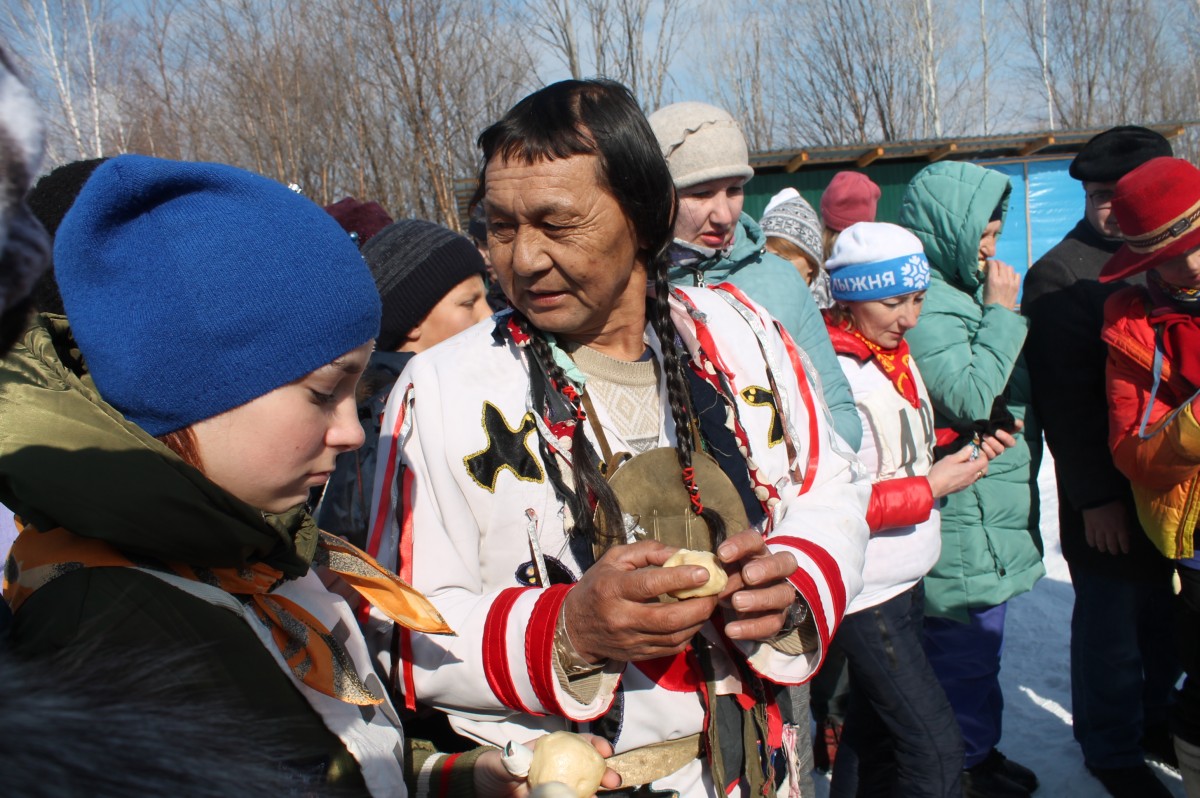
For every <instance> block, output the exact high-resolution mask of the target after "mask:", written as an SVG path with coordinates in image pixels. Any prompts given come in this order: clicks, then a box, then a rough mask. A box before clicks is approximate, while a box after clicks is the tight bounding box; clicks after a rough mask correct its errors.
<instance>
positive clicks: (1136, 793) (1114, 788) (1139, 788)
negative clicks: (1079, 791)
mask: <svg viewBox="0 0 1200 798" xmlns="http://www.w3.org/2000/svg"><path fill="white" fill-rule="evenodd" d="M1087 769H1088V772H1089V773H1091V774H1092V775H1093V776H1095V777H1096V781H1098V782H1100V783H1101V784H1103V785H1104V789H1105V790H1107V791H1108V794H1109V795H1111V796H1113V798H1171V791H1170V790H1168V789H1167V788H1166V786H1165V785H1164V784H1163V783H1162V782H1161V781H1159V780H1158V778H1157V777H1156V776H1155V775H1154V772H1153V771H1152V770H1150V766H1149V765H1145V764H1142V765H1134V766H1133V767H1127V768H1094V767H1092V766H1091V765H1088V766H1087Z"/></svg>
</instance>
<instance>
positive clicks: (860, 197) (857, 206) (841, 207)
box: [821, 172, 879, 232]
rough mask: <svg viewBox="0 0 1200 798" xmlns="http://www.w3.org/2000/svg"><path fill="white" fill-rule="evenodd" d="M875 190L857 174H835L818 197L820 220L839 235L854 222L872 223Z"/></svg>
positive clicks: (865, 179)
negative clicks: (819, 201)
mask: <svg viewBox="0 0 1200 798" xmlns="http://www.w3.org/2000/svg"><path fill="white" fill-rule="evenodd" d="M878 203H879V186H877V185H875V183H874V182H873V181H872V180H871V178H869V177H867V176H866V175H864V174H863V173H861V172H838V173H837V174H836V175H834V176H833V180H831V181H829V186H828V188H826V189H825V193H824V194H822V195H821V220H822V221H824V222H825V226H826V227H828V228H829V229H830V230H837V231H839V232H840V231H842V230H845V229H846V228H847V227H849V226H850V225H852V224H854V223H855V222H873V221H875V206H876V205H877V204H878Z"/></svg>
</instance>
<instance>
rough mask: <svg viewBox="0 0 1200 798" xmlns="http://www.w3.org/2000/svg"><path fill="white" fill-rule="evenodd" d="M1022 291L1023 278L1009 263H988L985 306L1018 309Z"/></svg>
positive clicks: (984, 288) (984, 294)
mask: <svg viewBox="0 0 1200 798" xmlns="http://www.w3.org/2000/svg"><path fill="white" fill-rule="evenodd" d="M1020 291H1021V276H1020V275H1019V274H1017V272H1016V270H1015V269H1013V267H1012V266H1009V265H1008V264H1007V263H1004V262H1003V261H998V260H989V261H988V262H987V278H986V281H985V282H984V286H983V304H985V305H992V304H995V305H1003V306H1004V307H1006V308H1008V309H1009V310H1015V309H1016V307H1017V294H1018V293H1020Z"/></svg>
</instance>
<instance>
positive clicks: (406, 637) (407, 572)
mask: <svg viewBox="0 0 1200 798" xmlns="http://www.w3.org/2000/svg"><path fill="white" fill-rule="evenodd" d="M401 483H402V484H401V487H400V501H401V512H402V514H403V518H404V523H403V524H402V525H401V527H400V557H399V563H398V564H397V570H398V571H399V576H400V578H401V579H403V580H404V581H405V582H408V583H409V584H410V585H411V584H412V571H413V562H412V561H413V512H412V491H413V475H412V470H411V469H408V468H406V469H404V473H403V474H402V476H401ZM398 631H399V633H400V666H401V668H402V669H403V673H404V706H405V708H406V709H411V710H416V708H417V686H416V680H415V679H414V678H413V652H412V631H411V630H409V629H404V628H399V629H398Z"/></svg>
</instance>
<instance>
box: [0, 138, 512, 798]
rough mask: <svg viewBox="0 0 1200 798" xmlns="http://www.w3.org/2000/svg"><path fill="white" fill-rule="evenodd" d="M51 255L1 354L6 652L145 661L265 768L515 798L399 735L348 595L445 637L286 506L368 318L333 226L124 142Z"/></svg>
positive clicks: (395, 790)
mask: <svg viewBox="0 0 1200 798" xmlns="http://www.w3.org/2000/svg"><path fill="white" fill-rule="evenodd" d="M54 261H55V267H56V268H55V271H56V277H57V279H58V282H59V287H60V289H61V292H62V296H63V301H64V305H65V307H66V311H67V317H66V318H64V317H62V316H52V315H43V316H41V317H39V318H38V319H37V321H36V322H35V323H34V324H33V325H32V326H31V327H30V328H29V329H28V330H27V332H26V333H25V334H24V336H23V337H22V339H21V340H20V341H19V342H18V344H17V346H16V347H15V348H14V350H13V352H12V354H11V355H10V356H9V358H8V359H6V360H5V361H3V363H2V364H0V397H3V402H4V411H3V413H0V501H2V502H3V503H4V504H5V505H6V506H8V507H11V508H13V510H14V511H15V512H16V513H17V515H18V517H19V519H20V522H21V527H22V531H21V533H20V535H19V537H18V539H17V541H16V543H15V544H14V546H13V549H12V553H11V555H10V557H9V559H8V562H7V563H6V566H5V579H4V597H5V600H6V601H7V602H8V604H9V605H10V606H11V607H12V609H13V612H14V618H13V626H12V643H13V648H14V650H15V651H16V652H17V653H18V654H20V655H21V656H24V657H38V656H40V655H48V654H58V655H63V654H65V655H67V656H72V655H74V656H83V655H81V654H79V653H78V652H87V653H86V655H87V656H92V655H94V654H98V653H103V655H104V656H111V655H113V654H114V653H115V654H116V656H118V657H119V656H121V654H122V652H135V653H131V654H128V656H141V655H144V654H145V653H146V652H156V653H159V652H161V653H163V655H164V657H165V659H166V661H168V662H180V663H182V664H183V667H181V668H180V669H179V670H180V671H181V672H182V675H180V674H177V678H176V679H175V680H173V682H172V683H171V684H170V687H169V688H166V690H165V694H164V695H163V696H162V698H163V700H164V703H167V704H168V705H170V706H180V707H184V706H200V707H209V711H210V712H215V713H225V715H226V716H227V717H226V723H225V724H224V725H223V726H222V727H221V728H222V733H223V734H224V735H228V736H230V737H231V738H232V739H234V740H238V741H243V742H244V748H245V750H247V751H255V750H257V749H258V748H259V747H261V746H262V743H263V740H264V739H271V738H279V741H280V742H282V743H283V747H284V750H285V759H286V760H287V761H286V762H285V765H286V766H289V767H291V768H294V769H296V770H297V771H298V772H300V773H302V774H304V775H308V776H315V777H316V778H317V779H318V780H320V781H323V782H327V783H329V784H332V785H336V787H337V788H339V790H345V791H346V794H359V795H375V796H384V795H387V796H396V795H401V796H402V795H404V794H405V793H406V787H405V760H406V758H407V759H409V761H410V764H412V763H415V765H414V766H415V767H417V768H423V772H422V773H421V778H420V784H421V790H419V791H417V792H418V794H420V793H422V792H424V791H425V790H446V789H456V790H458V789H464V788H465V789H468V791H469V790H470V789H471V788H472V787H475V788H478V789H479V791H480V792H483V793H489V792H492V793H501V792H502V793H504V794H519V793H520V792H521V791H522V790H523V789H524V788H523V785H519V784H517V783H515V781H514V780H512V779H511V778H509V777H506V776H504V775H503V774H504V771H503V769H502V768H501V767H500V763H499V754H498V752H496V751H490V752H485V751H484V750H483V749H480V750H477V751H474V752H470V753H467V754H464V755H462V756H461V757H458V758H457V759H454V760H449V759H445V760H443V759H441V758H440V755H436V754H433V753H432V752H431V751H430V750H428V749H422V748H420V747H418V746H413V745H411V744H410V745H408V746H406V745H405V741H404V736H403V732H402V730H401V728H400V723H399V719H398V716H397V713H396V711H395V709H394V708H393V706H392V704H391V702H390V698H389V695H388V690H387V688H386V687H385V685H384V684H383V683H382V682H381V680H380V679H379V677H378V676H377V675H376V674H375V672H374V669H373V667H372V664H371V662H372V660H371V653H370V652H369V651H368V648H367V645H366V642H365V639H364V637H363V634H362V632H361V631H360V630H359V626H358V624H357V622H356V617H355V615H356V610H357V609H359V608H366V607H368V606H369V607H371V608H373V612H374V613H375V614H376V615H377V616H378V617H380V618H381V619H382V618H384V617H386V619H387V623H388V624H391V623H393V622H394V623H398V624H400V625H402V626H405V627H408V628H412V629H418V630H421V631H424V632H427V633H435V634H437V633H441V634H451V633H452V632H451V630H450V628H449V627H448V626H447V625H446V624H445V622H444V621H443V620H442V618H441V616H440V615H439V614H438V613H437V611H436V610H435V609H434V608H433V607H432V605H431V604H429V603H428V602H427V601H426V600H425V598H424V597H423V596H421V595H420V594H419V593H418V592H417V591H415V590H414V589H413V588H411V587H410V586H408V585H407V584H405V583H404V582H402V581H401V580H400V579H399V578H398V577H396V576H395V575H394V574H392V573H391V572H389V571H387V570H386V569H384V568H382V567H381V566H379V565H378V564H377V563H375V561H374V560H372V559H371V558H370V557H369V556H367V555H366V554H364V553H363V552H361V551H359V550H358V549H356V548H354V547H353V546H351V545H349V544H347V543H345V542H344V541H342V540H341V539H339V538H336V537H334V536H332V535H329V534H326V533H324V532H322V531H320V530H319V529H318V528H317V526H316V524H315V523H314V522H313V520H312V518H311V517H310V516H309V514H308V512H307V510H306V508H305V505H304V502H305V499H306V497H307V495H308V492H309V490H310V489H311V488H313V487H315V486H319V485H321V484H322V483H323V482H324V481H325V480H326V479H327V478H328V476H329V473H330V471H332V470H333V464H334V459H335V457H336V456H337V455H338V454H340V453H342V452H346V451H351V450H353V449H354V448H356V447H358V446H359V445H360V444H361V443H362V440H363V431H362V428H361V426H360V425H359V422H358V417H357V412H356V407H355V385H356V383H357V381H358V377H359V374H361V372H362V371H363V368H364V367H365V365H366V363H367V360H368V358H369V356H370V354H371V351H372V349H373V346H374V338H375V336H376V334H377V332H378V330H379V323H380V300H379V295H378V293H377V291H376V288H375V285H374V282H373V280H372V278H371V275H370V273H369V271H368V270H367V267H366V265H365V264H364V263H363V261H362V259H361V257H360V256H359V253H358V250H357V248H356V247H355V245H354V243H353V242H352V241H351V239H350V238H349V237H347V236H346V234H345V233H344V232H343V231H342V229H341V228H340V227H339V226H338V224H337V223H336V222H335V221H334V220H333V219H332V218H331V217H329V216H328V215H326V214H325V213H324V211H322V210H321V208H319V207H318V206H316V205H315V204H313V203H311V202H310V201H309V200H307V199H305V198H304V197H302V196H300V195H298V194H296V193H294V192H292V191H290V190H289V189H287V188H286V187H284V186H282V185H280V184H278V183H276V182H274V181H271V180H267V179H266V178H263V177H259V176H257V175H253V174H250V173H248V172H245V171H242V170H240V169H236V168H233V167H228V166H221V165H215V164H199V163H180V162H172V161H164V160H158V159H154V158H147V157H142V156H136V155H125V156H120V157H117V158H114V159H112V160H110V161H108V162H106V163H105V164H103V165H102V166H100V167H99V168H98V169H97V170H96V172H95V173H94V174H93V176H92V177H91V178H90V179H89V181H88V183H87V184H86V185H85V186H84V188H83V190H82V192H81V193H80V195H79V197H78V198H77V200H76V202H75V204H74V206H73V207H72V209H71V211H70V212H69V213H68V215H67V217H66V218H65V219H64V221H63V223H62V225H61V227H60V228H59V230H58V234H57V237H56V240H55V249H54ZM68 319H69V321H68ZM347 597H348V598H347ZM363 615H364V617H365V612H364V613H363ZM73 652H74V654H73ZM97 720H98V723H99V722H100V720H101V719H99V718H98V719H97ZM100 728H102V726H101V727H100ZM414 748H417V749H418V750H416V751H413V750H412V749H414ZM272 750H273V751H275V750H277V749H272ZM406 752H407V753H411V754H413V756H410V757H406ZM408 781H409V783H410V787H411V785H413V784H416V782H417V780H416V778H412V777H410V778H409V779H408ZM184 793H185V794H189V793H187V791H186V790H184ZM197 794H199V793H197ZM339 794H341V792H339Z"/></svg>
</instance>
